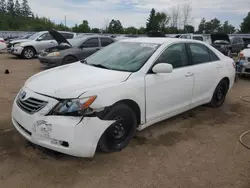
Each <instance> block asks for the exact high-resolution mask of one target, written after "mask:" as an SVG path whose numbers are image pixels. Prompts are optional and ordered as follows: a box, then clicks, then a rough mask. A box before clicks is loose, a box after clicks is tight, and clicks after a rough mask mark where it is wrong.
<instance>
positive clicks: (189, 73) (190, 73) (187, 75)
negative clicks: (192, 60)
mask: <svg viewBox="0 0 250 188" xmlns="http://www.w3.org/2000/svg"><path fill="white" fill-rule="evenodd" d="M193 75H194V73H192V72H188V73H187V74H186V75H185V76H186V77H190V76H193Z"/></svg>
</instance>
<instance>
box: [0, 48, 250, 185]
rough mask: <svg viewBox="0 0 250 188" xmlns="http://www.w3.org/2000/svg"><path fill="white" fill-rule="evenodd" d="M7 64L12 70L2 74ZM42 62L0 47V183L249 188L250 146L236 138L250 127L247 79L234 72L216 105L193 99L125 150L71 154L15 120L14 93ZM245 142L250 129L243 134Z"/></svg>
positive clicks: (249, 80) (137, 137)
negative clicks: (43, 143) (193, 104)
mask: <svg viewBox="0 0 250 188" xmlns="http://www.w3.org/2000/svg"><path fill="white" fill-rule="evenodd" d="M5 69H9V71H10V74H8V75H6V74H4V71H5ZM41 70H43V69H42V68H41V65H40V64H39V63H38V61H37V60H29V61H27V60H18V59H16V58H14V57H11V56H10V55H7V54H5V53H1V52H0V91H1V92H0V107H1V108H0V114H1V116H0V187H1V188H5V187H8V188H9V187H19V188H29V187H30V188H34V187H36V188H40V187H41V188H44V187H46V188H52V187H53V188H57V187H58V188H59V187H60V188H61V187H71V188H78V187H79V188H80V187H87V188H92V187H96V188H100V187H102V188H110V187H116V188H123V187H124V188H127V187H130V188H138V187H142V188H144V187H149V188H154V187H175V188H178V187H181V188H186V187H187V188H189V187H190V188H196V187H197V188H201V187H204V188H210V187H212V188H236V187H237V188H249V187H250V166H249V162H250V151H249V150H247V149H246V148H244V147H243V146H242V145H241V144H240V143H239V142H238V137H239V136H240V134H241V133H242V132H244V131H246V130H248V129H250V124H249V122H250V116H249V110H250V104H248V103H245V102H243V101H240V100H239V97H240V96H241V95H250V85H249V82H250V79H244V80H242V79H241V80H238V81H237V82H236V83H235V85H234V87H233V88H232V90H231V91H230V92H229V95H228V97H227V100H226V102H225V104H224V105H223V106H222V107H221V108H219V109H210V108H207V107H205V106H202V107H198V108H196V109H194V110H191V111H188V112H186V113H184V114H181V115H179V116H176V117H174V118H171V119H169V120H166V121H163V122H161V123H158V124H156V125H153V126H151V127H149V128H148V129H146V130H144V131H141V132H138V133H137V135H136V137H135V138H134V139H133V141H132V143H131V144H130V145H129V146H128V147H127V148H126V149H124V150H123V151H121V152H118V153H112V154H103V153H97V154H96V156H95V157H94V158H93V159H82V158H75V157H71V156H67V155H63V154H58V153H55V152H52V151H48V150H45V149H42V148H39V147H36V146H33V145H31V144H28V143H27V141H26V140H25V139H23V138H22V137H21V136H20V135H19V134H18V133H17V131H15V130H11V131H8V132H3V130H6V129H9V128H12V124H11V120H10V114H11V106H12V102H13V99H14V97H15V95H16V93H17V92H18V90H19V89H20V88H21V87H22V85H23V84H24V82H25V80H26V79H27V78H28V77H30V76H31V75H33V74H34V73H37V72H39V71H41ZM245 140H246V142H248V143H249V144H250V136H249V138H246V139H245Z"/></svg>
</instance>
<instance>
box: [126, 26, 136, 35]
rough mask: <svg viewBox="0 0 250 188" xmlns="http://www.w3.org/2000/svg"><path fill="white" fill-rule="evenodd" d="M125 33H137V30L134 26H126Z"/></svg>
mask: <svg viewBox="0 0 250 188" xmlns="http://www.w3.org/2000/svg"><path fill="white" fill-rule="evenodd" d="M124 33H125V34H137V33H138V30H137V29H136V28H135V27H127V28H125V29H124Z"/></svg>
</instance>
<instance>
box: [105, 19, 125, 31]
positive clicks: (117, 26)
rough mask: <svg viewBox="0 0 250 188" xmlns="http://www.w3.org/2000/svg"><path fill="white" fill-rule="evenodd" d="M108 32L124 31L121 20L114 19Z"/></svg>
mask: <svg viewBox="0 0 250 188" xmlns="http://www.w3.org/2000/svg"><path fill="white" fill-rule="evenodd" d="M108 32H109V33H112V34H114V33H123V32H124V30H123V27H122V24H121V22H120V20H114V19H112V20H111V21H110V23H109V27H108Z"/></svg>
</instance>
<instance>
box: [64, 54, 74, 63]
mask: <svg viewBox="0 0 250 188" xmlns="http://www.w3.org/2000/svg"><path fill="white" fill-rule="evenodd" d="M68 57H73V58H75V59H76V60H77V61H78V58H77V57H76V56H75V55H73V54H67V55H65V56H64V58H63V60H62V63H63V62H64V60H65V59H66V58H68Z"/></svg>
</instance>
